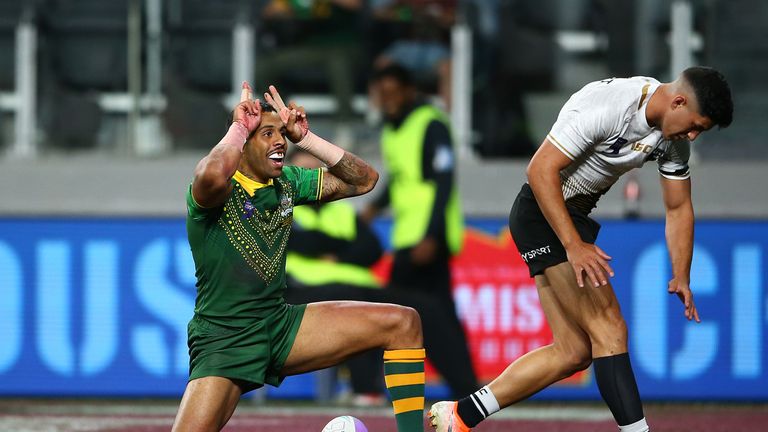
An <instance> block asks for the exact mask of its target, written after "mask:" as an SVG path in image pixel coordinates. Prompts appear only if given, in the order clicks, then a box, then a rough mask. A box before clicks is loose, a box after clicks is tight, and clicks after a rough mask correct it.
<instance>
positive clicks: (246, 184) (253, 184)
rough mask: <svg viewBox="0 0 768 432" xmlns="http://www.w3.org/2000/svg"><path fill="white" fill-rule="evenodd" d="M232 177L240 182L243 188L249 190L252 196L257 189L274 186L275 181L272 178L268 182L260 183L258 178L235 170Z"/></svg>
mask: <svg viewBox="0 0 768 432" xmlns="http://www.w3.org/2000/svg"><path fill="white" fill-rule="evenodd" d="M232 178H233V179H235V181H236V182H238V183H240V186H242V187H243V190H245V191H246V192H248V195H250V196H253V194H254V193H256V191H257V190H259V189H262V188H265V187H268V186H272V185H273V184H274V183H275V182H274V181H273V180H272V179H269V181H268V182H266V183H259V182H257V181H256V180H253V179H250V178H248V177H246V176H245V174H243V173H241V172H240V171H235V175H233V176H232Z"/></svg>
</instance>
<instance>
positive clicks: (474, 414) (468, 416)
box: [456, 395, 486, 428]
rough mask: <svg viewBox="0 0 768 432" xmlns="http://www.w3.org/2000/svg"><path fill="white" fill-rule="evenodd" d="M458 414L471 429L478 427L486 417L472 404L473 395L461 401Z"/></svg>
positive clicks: (457, 410)
mask: <svg viewBox="0 0 768 432" xmlns="http://www.w3.org/2000/svg"><path fill="white" fill-rule="evenodd" d="M456 412H457V413H458V414H459V417H461V420H462V421H464V424H465V425H467V427H471V428H473V427H475V426H477V425H478V424H479V423H480V422H481V421H483V420H485V417H486V415H485V413H483V412H480V409H478V408H477V405H475V403H474V402H472V395H469V396H467V397H465V398H464V399H460V400H459V405H458V406H457V407H456Z"/></svg>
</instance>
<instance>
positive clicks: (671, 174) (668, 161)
mask: <svg viewBox="0 0 768 432" xmlns="http://www.w3.org/2000/svg"><path fill="white" fill-rule="evenodd" d="M690 156H691V143H690V141H673V142H672V143H671V144H670V146H669V148H667V151H666V152H664V154H663V155H662V156H661V157H659V160H658V164H659V173H660V174H661V175H662V176H664V177H666V178H668V179H672V180H685V179H687V178H689V177H690V176H691V172H690V169H689V167H688V159H689V158H690Z"/></svg>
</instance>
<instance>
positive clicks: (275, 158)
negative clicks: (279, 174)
mask: <svg viewBox="0 0 768 432" xmlns="http://www.w3.org/2000/svg"><path fill="white" fill-rule="evenodd" d="M267 157H268V158H269V160H271V161H272V164H273V165H274V166H276V167H278V168H281V167H282V166H283V159H285V153H283V152H281V151H278V152H275V153H272V154H271V155H269V156H267Z"/></svg>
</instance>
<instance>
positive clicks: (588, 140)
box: [547, 93, 622, 160]
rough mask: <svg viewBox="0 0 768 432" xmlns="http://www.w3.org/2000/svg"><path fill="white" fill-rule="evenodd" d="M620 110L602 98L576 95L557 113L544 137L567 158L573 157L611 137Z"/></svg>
mask: <svg viewBox="0 0 768 432" xmlns="http://www.w3.org/2000/svg"><path fill="white" fill-rule="evenodd" d="M621 114H622V112H621V111H620V110H618V109H616V107H611V106H608V105H607V104H606V103H605V102H604V101H603V102H602V103H601V102H600V101H599V100H595V96H594V95H592V96H590V97H589V98H587V97H585V96H583V95H580V94H578V93H577V94H575V95H573V96H572V98H571V99H570V100H569V101H568V102H566V104H565V105H564V106H563V108H562V109H561V110H560V114H559V115H558V116H557V120H556V121H555V124H554V125H553V126H552V129H551V130H550V132H549V134H547V139H548V140H549V142H551V143H552V144H553V145H554V146H555V147H557V149H558V150H560V151H561V152H563V154H565V155H566V156H568V158H569V159H571V160H575V159H577V158H578V157H579V156H581V155H582V154H584V153H586V152H587V151H588V150H590V149H591V148H593V147H594V146H595V145H597V144H599V143H601V142H603V141H605V140H606V139H608V138H609V137H610V136H612V135H613V134H614V133H615V131H614V130H613V129H615V126H616V124H617V122H619V120H620V118H619V117H621Z"/></svg>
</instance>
